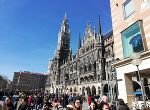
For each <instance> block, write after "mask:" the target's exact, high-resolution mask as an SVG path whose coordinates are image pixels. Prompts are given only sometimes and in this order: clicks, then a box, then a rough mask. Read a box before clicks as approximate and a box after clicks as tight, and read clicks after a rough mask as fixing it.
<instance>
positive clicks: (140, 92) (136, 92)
mask: <svg viewBox="0 0 150 110" xmlns="http://www.w3.org/2000/svg"><path fill="white" fill-rule="evenodd" d="M134 94H136V95H138V94H139V95H140V94H142V91H135V92H134Z"/></svg>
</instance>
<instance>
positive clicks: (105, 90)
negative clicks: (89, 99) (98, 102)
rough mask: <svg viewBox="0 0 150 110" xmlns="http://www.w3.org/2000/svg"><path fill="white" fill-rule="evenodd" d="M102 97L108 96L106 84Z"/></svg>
mask: <svg viewBox="0 0 150 110" xmlns="http://www.w3.org/2000/svg"><path fill="white" fill-rule="evenodd" d="M103 95H106V96H108V84H105V85H104V87H103Z"/></svg>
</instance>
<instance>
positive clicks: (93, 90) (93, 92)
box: [92, 86, 96, 95]
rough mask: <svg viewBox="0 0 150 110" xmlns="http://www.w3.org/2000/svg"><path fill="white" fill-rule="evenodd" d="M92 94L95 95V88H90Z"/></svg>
mask: <svg viewBox="0 0 150 110" xmlns="http://www.w3.org/2000/svg"><path fill="white" fill-rule="evenodd" d="M92 94H93V95H96V88H95V86H92Z"/></svg>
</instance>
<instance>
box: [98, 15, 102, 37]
mask: <svg viewBox="0 0 150 110" xmlns="http://www.w3.org/2000/svg"><path fill="white" fill-rule="evenodd" d="M101 34H102V29H101V22H100V17H98V35H101Z"/></svg>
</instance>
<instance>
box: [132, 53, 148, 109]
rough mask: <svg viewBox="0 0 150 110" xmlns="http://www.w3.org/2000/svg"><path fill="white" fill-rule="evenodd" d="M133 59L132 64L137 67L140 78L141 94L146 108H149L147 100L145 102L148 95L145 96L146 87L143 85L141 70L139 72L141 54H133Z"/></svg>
mask: <svg viewBox="0 0 150 110" xmlns="http://www.w3.org/2000/svg"><path fill="white" fill-rule="evenodd" d="M131 59H132V61H131V63H132V64H133V65H135V66H136V67H137V71H138V78H139V81H140V85H141V92H142V97H143V101H144V108H147V106H146V100H145V96H146V95H145V90H144V85H143V82H142V79H141V75H140V70H139V65H140V64H141V62H142V60H141V59H140V54H139V53H133V54H132V56H131Z"/></svg>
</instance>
